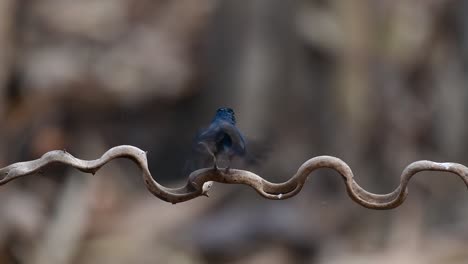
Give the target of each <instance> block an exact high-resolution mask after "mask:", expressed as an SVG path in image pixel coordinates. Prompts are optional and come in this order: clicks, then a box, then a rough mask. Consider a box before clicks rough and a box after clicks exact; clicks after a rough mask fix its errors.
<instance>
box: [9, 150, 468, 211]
mask: <svg viewBox="0 0 468 264" xmlns="http://www.w3.org/2000/svg"><path fill="white" fill-rule="evenodd" d="M117 158H128V159H130V160H133V161H134V162H135V163H136V164H137V165H138V166H139V168H140V169H141V170H142V172H143V180H144V182H145V184H146V187H147V188H148V190H149V191H150V192H151V193H152V194H153V195H155V196H156V197H158V198H160V199H161V200H163V201H166V202H170V203H173V204H175V203H180V202H185V201H188V200H191V199H193V198H196V197H198V196H203V195H205V196H208V191H209V189H210V188H211V186H212V183H213V182H220V183H226V184H244V185H248V186H250V187H252V188H253V189H254V190H255V191H257V193H259V194H260V195H261V196H263V197H265V198H267V199H274V200H283V199H287V198H291V197H293V196H295V195H296V194H298V193H299V192H300V191H301V189H302V187H303V186H304V183H305V181H306V179H307V177H309V175H310V174H311V173H312V172H313V171H315V170H317V169H320V168H330V169H333V170H335V171H336V172H338V173H339V174H340V175H341V176H342V179H343V181H344V183H345V185H346V190H347V193H348V195H349V196H350V197H351V199H353V200H354V201H355V202H356V203H358V204H360V205H362V206H364V207H366V208H370V209H392V208H395V207H398V206H399V205H401V204H402V203H403V202H404V201H405V199H406V196H407V195H408V188H407V186H408V183H409V181H410V180H411V177H413V175H415V174H416V173H418V172H421V171H444V172H451V173H453V174H455V175H458V176H459V177H460V178H461V179H462V180H463V182H464V183H465V185H466V186H467V187H468V168H467V167H465V166H464V165H461V164H458V163H452V162H444V163H439V162H433V161H427V160H421V161H416V162H413V163H411V164H409V165H408V166H407V167H406V168H405V169H404V170H403V172H402V174H401V177H400V184H399V185H398V187H397V188H396V189H395V190H394V191H392V192H390V193H388V194H375V193H371V192H368V191H366V190H365V189H363V188H362V187H361V186H359V185H358V184H357V183H356V181H355V180H354V175H353V172H352V171H351V168H350V167H349V166H348V165H347V164H346V163H345V162H344V161H342V160H340V159H338V158H335V157H332V156H318V157H314V158H311V159H309V160H308V161H306V162H304V164H302V166H301V167H300V168H299V169H298V170H297V172H296V174H294V176H292V177H291V178H290V179H289V180H287V181H286V182H283V183H272V182H269V181H267V180H265V179H264V178H262V177H260V176H258V175H256V174H254V173H252V172H250V171H245V170H236V169H230V170H229V171H225V170H223V169H219V170H215V169H213V168H205V169H199V170H196V171H194V172H192V173H191V174H190V175H189V178H188V181H187V183H186V184H185V186H183V187H180V188H167V187H164V186H162V185H161V184H159V183H158V182H157V181H156V180H154V178H153V177H152V175H151V173H150V171H149V169H148V161H147V158H146V152H145V151H143V150H141V149H139V148H137V147H134V146H128V145H122V146H117V147H114V148H111V149H109V150H108V151H106V152H105V153H104V154H103V155H102V156H101V157H100V158H99V159H95V160H81V159H78V158H76V157H74V156H73V155H71V154H70V153H68V152H66V151H64V150H54V151H50V152H47V153H45V154H44V155H43V156H42V157H41V158H39V159H36V160H32V161H25V162H18V163H14V164H11V165H9V166H6V167H4V168H1V169H0V185H3V184H6V183H7V182H9V181H11V180H14V179H16V178H19V177H22V176H27V175H31V174H34V173H37V172H39V171H41V170H42V169H43V168H44V167H46V166H47V165H50V164H52V163H62V164H66V165H69V166H72V167H74V168H76V169H78V170H80V171H82V172H87V173H92V174H95V173H96V172H97V171H98V170H99V169H100V168H101V167H102V166H104V165H105V164H106V163H108V162H109V161H111V160H113V159H117Z"/></svg>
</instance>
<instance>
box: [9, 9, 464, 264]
mask: <svg viewBox="0 0 468 264" xmlns="http://www.w3.org/2000/svg"><path fill="white" fill-rule="evenodd" d="M467 13H468V1H466V0H460V1H451V0H424V1H423V0H415V1H407V0H392V1H390V0H377V1H375V0H356V1H344V0H328V1H326V0H298V1H284V0H249V1H238V0H198V1H193V0H175V1H167V0H166V1H165V0H106V1H95V0H79V1H78V0H34V1H33V0H29V1H28V0H1V1H0V124H1V125H0V128H1V129H0V166H6V165H8V164H11V163H14V162H17V161H24V160H29V159H35V158H38V157H40V156H41V155H42V154H43V153H45V152H47V151H49V150H54V149H66V150H67V151H69V152H70V153H72V154H74V155H75V156H77V157H80V158H85V159H94V158H97V157H99V156H100V155H101V154H102V153H103V152H105V151H106V150H107V149H108V148H110V147H112V146H115V145H121V144H131V145H135V146H137V147H140V148H142V149H143V150H147V151H149V154H148V155H149V156H148V157H149V162H150V164H149V165H150V170H151V172H152V174H153V176H154V177H155V179H156V180H157V181H159V182H161V183H162V184H164V185H167V186H174V187H175V186H180V185H182V184H183V183H184V181H185V179H186V177H187V173H188V172H187V171H186V169H185V168H186V166H185V164H186V162H187V159H188V157H189V156H190V153H191V144H192V143H191V142H192V139H193V137H194V135H195V134H196V132H197V131H198V130H199V129H200V128H203V127H205V126H206V125H207V124H208V123H209V122H210V120H211V118H212V116H213V114H214V111H215V110H216V108H218V107H220V106H229V107H232V108H234V109H235V111H236V113H237V118H238V124H239V127H240V129H241V130H242V131H244V133H245V134H246V135H247V136H248V137H249V138H250V139H251V140H252V142H257V145H262V144H263V147H259V148H258V149H259V150H260V151H261V152H262V153H259V156H260V157H262V159H261V162H260V163H258V164H256V165H255V166H250V167H247V168H246V169H250V170H252V171H254V172H255V173H257V174H260V175H262V176H263V177H265V178H266V179H268V180H271V181H284V180H286V179H288V178H289V177H290V176H292V175H293V174H294V173H295V171H296V170H297V168H298V167H299V166H300V165H301V164H302V163H303V162H304V161H306V160H307V159H309V158H311V157H314V156H317V155H334V156H337V157H339V158H341V159H343V160H344V161H346V162H347V163H348V164H349V165H350V166H351V168H352V169H353V171H354V173H355V176H356V180H357V181H358V182H359V184H360V185H361V186H363V187H364V188H366V189H368V190H370V191H372V192H377V193H386V192H390V191H392V190H393V189H394V188H395V187H396V186H397V184H398V181H399V177H400V173H401V171H402V169H403V168H404V167H405V166H406V165H408V164H409V163H411V162H413V161H415V160H420V159H429V160H435V161H453V162H459V163H463V164H465V165H466V164H468V159H467V158H466V157H468V155H467V154H468V141H467V140H466V136H467V133H468V127H467V124H466V114H467V113H468V104H466V102H467V100H468V89H467V85H468V82H467V70H468V16H467V15H466V14H467ZM409 187H410V195H409V197H408V199H407V201H406V202H405V203H404V204H403V205H402V206H401V207H399V208H397V209H394V210H391V211H372V210H368V209H365V208H363V207H361V206H359V205H357V204H355V203H354V202H352V201H351V200H350V199H349V198H348V196H347V195H346V192H345V188H344V185H343V184H342V182H341V179H340V177H339V176H338V175H337V174H336V173H335V172H333V171H328V170H320V171H318V172H314V173H313V176H312V177H310V179H309V180H308V182H307V184H306V186H305V187H304V189H303V190H302V192H301V193H300V194H299V195H297V196H296V197H294V198H292V199H289V200H285V201H269V200H265V199H263V198H261V197H260V196H259V195H257V194H256V193H255V192H254V191H253V190H252V189H250V188H248V187H245V186H233V185H229V186H226V185H221V184H215V186H214V187H213V190H212V193H211V197H210V198H205V197H203V198H197V199H195V200H192V201H189V202H185V203H182V204H177V205H171V204H168V203H165V202H163V201H161V200H159V199H157V198H156V197H154V196H152V195H151V194H150V193H149V192H148V191H147V190H146V189H145V186H144V184H143V182H142V180H141V176H140V172H139V170H138V169H137V167H136V166H135V165H134V164H132V163H131V162H130V161H127V160H116V161H113V162H111V163H110V164H108V165H107V166H105V167H104V168H103V169H101V170H100V171H99V172H98V173H97V174H96V176H95V177H93V176H91V175H88V174H84V173H81V172H78V171H76V170H73V169H70V168H67V167H63V166H58V165H57V166H52V167H50V168H48V169H47V170H45V171H44V172H42V173H41V174H37V175H34V176H29V177H25V178H22V179H19V180H16V181H13V182H11V183H9V184H7V185H5V186H2V187H1V190H0V263H28V264H42V263H47V264H60V263H65V264H66V263H84V264H94V263H114V264H118V263H122V264H124V263H177V264H178V263H181V264H185V263H187V264H190V263H247V264H248V263H260V264H261V263H268V264H275V263H338V264H340V263H359V264H366V263H466V262H467V260H468V250H467V249H468V248H467V245H468V222H467V221H466V220H467V219H468V204H467V202H468V200H467V194H466V187H464V186H463V183H462V182H461V181H460V180H459V179H458V178H457V177H455V176H453V175H449V174H445V173H438V172H437V173H435V172H432V173H420V174H418V175H417V176H416V177H415V178H414V179H413V181H412V182H411V184H410V186H409Z"/></svg>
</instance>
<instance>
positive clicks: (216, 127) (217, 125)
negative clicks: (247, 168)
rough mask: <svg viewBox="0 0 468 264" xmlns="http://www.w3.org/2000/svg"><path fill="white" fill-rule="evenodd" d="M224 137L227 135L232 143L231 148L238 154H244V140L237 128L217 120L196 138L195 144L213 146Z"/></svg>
mask: <svg viewBox="0 0 468 264" xmlns="http://www.w3.org/2000/svg"><path fill="white" fill-rule="evenodd" d="M224 135H228V136H229V137H230V138H231V141H232V145H233V146H232V147H233V150H234V151H235V152H237V153H238V154H243V153H244V152H245V139H244V137H243V136H242V134H241V132H240V131H239V129H237V127H236V126H235V125H233V124H231V123H229V122H226V121H223V120H217V121H214V122H213V123H211V125H210V126H209V127H208V128H207V129H206V130H204V131H202V132H201V133H200V134H199V135H198V136H197V139H196V141H197V143H204V144H208V145H211V144H214V145H216V144H217V143H218V142H220V141H221V140H222V139H223V137H224Z"/></svg>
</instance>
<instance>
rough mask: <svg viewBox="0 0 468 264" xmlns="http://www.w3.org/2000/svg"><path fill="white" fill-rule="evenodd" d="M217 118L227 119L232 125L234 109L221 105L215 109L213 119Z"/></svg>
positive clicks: (234, 120)
mask: <svg viewBox="0 0 468 264" xmlns="http://www.w3.org/2000/svg"><path fill="white" fill-rule="evenodd" d="M217 119H218V120H224V121H228V122H229V123H231V124H233V125H235V124H236V116H235V114H234V110H232V109H231V108H228V107H221V108H219V109H218V110H217V111H216V115H215V117H214V120H217Z"/></svg>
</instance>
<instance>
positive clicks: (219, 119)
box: [194, 107, 247, 172]
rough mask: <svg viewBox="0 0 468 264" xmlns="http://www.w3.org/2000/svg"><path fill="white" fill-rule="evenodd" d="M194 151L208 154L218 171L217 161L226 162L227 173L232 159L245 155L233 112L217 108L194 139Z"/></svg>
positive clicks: (242, 140) (226, 108) (244, 148)
mask: <svg viewBox="0 0 468 264" xmlns="http://www.w3.org/2000/svg"><path fill="white" fill-rule="evenodd" d="M194 144H195V149H196V150H197V151H199V152H204V153H208V154H209V155H210V156H211V157H212V159H213V168H214V169H215V170H217V169H218V161H219V160H227V161H228V164H227V167H226V172H229V169H230V166H231V162H232V160H233V158H234V157H240V158H242V157H244V156H245V155H246V152H247V151H246V144H245V138H244V135H243V134H242V132H241V131H240V130H239V129H238V128H237V127H236V116H235V113H234V110H232V109H231V108H228V107H221V108H219V109H218V110H217V111H216V113H215V116H214V118H213V120H212V121H211V123H210V125H209V126H208V127H207V128H206V129H203V130H202V131H200V132H199V133H198V135H197V136H196V137H195V142H194Z"/></svg>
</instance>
